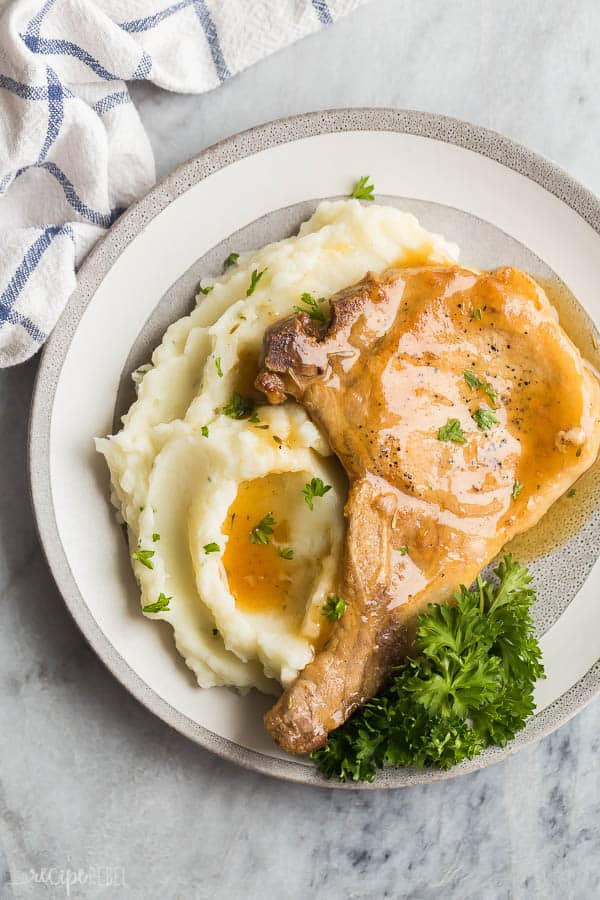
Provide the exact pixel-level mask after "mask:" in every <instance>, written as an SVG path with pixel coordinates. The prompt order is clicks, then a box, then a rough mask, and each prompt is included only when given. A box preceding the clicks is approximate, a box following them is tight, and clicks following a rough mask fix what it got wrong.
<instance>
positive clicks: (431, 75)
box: [0, 0, 600, 900]
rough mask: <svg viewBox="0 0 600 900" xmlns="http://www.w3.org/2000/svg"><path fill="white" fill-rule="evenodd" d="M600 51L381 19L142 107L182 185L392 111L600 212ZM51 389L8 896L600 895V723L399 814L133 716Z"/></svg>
mask: <svg viewBox="0 0 600 900" xmlns="http://www.w3.org/2000/svg"><path fill="white" fill-rule="evenodd" d="M599 38H600V6H599V5H598V2H597V0H579V2H578V3H559V2H557V0H528V2H525V3H524V2H523V0H504V2H503V3H497V2H495V0H463V2H461V3H453V4H441V3H439V2H438V0H420V2H419V3H412V4H408V3H400V2H399V0H379V2H374V3H373V4H372V5H371V6H370V7H366V8H364V9H362V10H360V11H359V12H357V13H355V14H354V15H352V16H351V17H350V18H348V19H347V20H346V21H344V22H342V23H341V24H339V25H337V26H336V27H335V28H334V29H332V30H330V31H328V32H326V33H322V34H319V35H316V36H314V37H311V38H309V39H307V40H305V41H304V42H302V43H301V44H299V45H297V46H295V47H293V48H291V49H289V50H287V51H284V52H283V53H281V54H279V55H277V56H276V57H274V58H271V59H269V60H267V61H265V62H263V63H261V64H259V65H258V66H256V67H255V68H254V69H252V70H251V71H249V72H247V73H245V74H243V75H242V76H240V77H237V78H235V79H234V80H233V81H231V82H230V83H229V84H227V85H225V86H224V87H223V88H221V89H220V90H219V91H217V92H215V93H212V94H209V95H207V96H204V97H189V96H185V97H184V96H174V95H167V94H164V93H161V92H160V91H158V90H155V89H152V88H150V87H148V86H136V87H135V89H134V95H135V98H136V101H137V102H138V104H139V107H140V111H141V115H142V118H143V120H144V122H145V124H146V126H147V128H148V130H149V132H150V135H151V138H152V141H153V145H154V148H155V152H156V157H157V164H158V170H159V174H161V175H162V174H165V173H167V172H168V171H169V170H170V169H171V168H172V167H173V166H174V165H176V164H177V163H179V162H181V161H182V160H184V159H186V158H187V157H189V156H191V155H193V154H194V153H196V152H198V151H199V150H201V149H202V148H203V147H205V146H207V145H208V144H210V143H212V142H213V141H215V140H217V139H219V138H220V137H222V136H225V135H228V134H230V133H233V132H235V131H237V130H239V129H242V128H246V127H248V126H251V125H253V124H255V123H257V122H261V121H264V120H267V119H271V118H275V117H277V116H282V115H286V114H289V113H295V112H301V111H305V110H309V109H315V108H319V107H327V106H342V105H390V106H404V107H415V108H420V109H425V110H431V111H436V112H441V113H448V114H452V115H457V116H461V117H464V118H467V119H471V120H472V121H474V122H477V123H480V124H483V125H487V126H491V127H493V128H497V129H499V130H501V131H503V132H505V133H506V134H509V135H511V136H512V137H514V138H516V139H518V140H520V141H522V142H524V143H526V144H528V145H530V146H531V147H532V148H534V149H535V150H538V151H540V152H542V153H544V154H546V155H548V156H550V157H552V158H554V159H555V160H556V161H558V162H559V163H560V164H562V165H563V166H564V167H565V168H566V169H568V170H569V171H570V172H571V173H573V174H574V175H575V176H577V177H578V178H580V179H581V180H582V181H583V182H585V183H586V184H587V185H588V186H589V187H591V188H592V189H594V190H596V191H597V192H600V166H599V164H598V141H599V139H600V118H599V112H600V110H599V90H600V89H599V85H600V53H599V52H598V45H599ZM35 370H36V361H32V362H31V363H29V364H27V365H25V366H23V367H21V368H20V369H17V370H13V371H5V372H3V373H2V374H1V375H0V404H1V409H2V419H1V421H2V426H3V427H2V465H1V467H0V534H1V536H0V585H1V591H0V604H1V609H2V630H1V632H0V898H12V897H14V898H29V897H35V898H37V897H64V896H66V895H67V891H66V889H65V887H64V886H60V885H57V886H54V887H52V886H48V885H44V884H41V883H35V882H34V881H32V880H31V879H32V877H33V875H35V876H36V877H37V878H38V879H40V878H43V877H44V870H46V877H47V878H50V879H52V880H54V881H56V880H58V879H59V878H60V877H61V876H60V872H61V870H62V871H63V873H64V877H67V875H68V871H69V870H70V871H71V872H72V873H73V872H75V871H76V870H78V869H83V870H85V872H86V873H87V874H88V877H91V879H92V880H93V879H94V872H93V867H103V866H107V867H109V868H112V869H116V871H115V872H113V877H114V878H115V880H116V881H117V882H122V881H123V880H124V882H125V885H126V886H123V885H122V884H117V885H113V886H112V887H110V886H103V885H102V884H98V883H97V884H91V883H89V884H88V885H87V886H77V885H76V886H73V887H71V888H70V895H71V896H72V897H85V898H95V897H119V898H121V897H131V898H140V900H154V898H160V900H163V898H164V900H169V898H185V900H188V898H215V900H237V898H242V897H243V898H248V900H254V898H266V900H271V898H273V900H305V898H313V897H315V898H321V897H322V898H327V900H338V898H357V900H363V898H364V900H376V898H377V900H378V898H383V897H389V898H414V900H427V898H438V897H448V898H458V900H470V898H473V900H487V898H494V900H496V898H498V900H499V898H503V900H504V898H519V900H520V898H541V900H554V898H556V900H563V898H581V900H588V898H592V897H597V896H598V890H599V888H598V881H599V876H600V766H599V763H598V758H599V751H600V704H599V703H598V702H595V703H593V704H592V705H591V706H590V707H589V708H588V709H587V710H585V711H584V712H582V713H581V714H580V715H579V716H578V717H577V718H576V719H575V720H573V721H572V722H571V723H570V724H569V725H567V726H565V727H564V728H563V729H562V730H561V731H559V732H558V733H556V734H554V735H553V736H552V737H550V738H548V739H546V740H544V741H543V742H541V743H540V744H538V745H537V746H535V747H533V748H531V749H529V750H528V751H526V752H524V753H521V754H520V755H518V756H516V757H514V758H512V759H510V760H508V761H507V762H505V763H503V764H501V765H499V766H497V767H495V768H492V769H489V770H486V771H483V772H480V773H478V774H476V775H472V776H469V777H467V778H463V779H460V780H456V781H450V782H446V783H441V784H434V785H431V786H428V787H422V788H413V789H410V790H405V791H397V792H387V793H382V792H376V793H355V792H345V793H341V792H332V791H327V790H317V789H307V788H303V787H300V786H296V785H288V784H284V783H278V782H275V781H271V780H269V779H267V778H263V777H259V776H256V775H252V774H249V773H247V772H244V771H241V770H238V769H236V768H234V767H233V766H231V765H229V764H227V763H224V762H221V761H220V760H219V759H216V758H214V757H212V756H210V755H209V754H207V753H204V752H203V751H202V750H200V749H198V748H197V747H196V746H195V745H193V744H192V743H190V742H188V741H187V740H185V739H184V738H182V737H180V736H179V735H177V734H176V733H174V732H172V731H171V730H169V729H168V728H167V727H166V726H165V725H163V724H162V723H161V722H159V721H157V720H156V719H154V718H153V717H152V716H151V715H150V714H149V713H148V712H146V710H145V709H143V708H142V707H141V706H140V705H139V704H138V703H137V702H135V701H134V700H133V699H132V698H131V697H130V696H129V695H128V694H127V693H126V692H125V691H124V690H123V689H122V688H121V687H120V686H119V685H118V684H117V682H116V681H115V680H114V679H113V678H112V676H111V675H110V674H109V673H108V672H107V671H106V670H105V669H104V667H103V665H102V664H101V663H99V662H98V661H97V660H96V658H95V657H94V655H93V653H92V652H91V651H90V650H89V649H88V647H87V646H86V644H85V642H84V640H83V638H82V637H81V635H80V634H79V632H78V631H77V629H76V627H75V626H74V624H73V623H72V622H71V620H70V618H69V616H68V614H67V613H66V611H65V608H64V606H63V604H62V602H61V599H60V596H59V595H58V593H57V591H56V588H55V587H54V585H53V583H52V580H51V578H50V576H49V574H48V572H47V570H46V566H45V564H44V561H43V559H42V556H41V553H40V550H39V547H38V544H37V540H36V536H35V531H34V525H33V521H32V517H31V513H30V509H29V500H28V496H27V493H28V487H27V473H26V459H25V444H26V429H27V407H28V402H29V397H30V394H31V389H32V385H33V380H34V376H35ZM51 867H54V868H53V869H51ZM48 870H50V871H48ZM71 877H72V876H71ZM103 880H104V881H106V877H105V875H103V873H102V872H99V873H96V881H103Z"/></svg>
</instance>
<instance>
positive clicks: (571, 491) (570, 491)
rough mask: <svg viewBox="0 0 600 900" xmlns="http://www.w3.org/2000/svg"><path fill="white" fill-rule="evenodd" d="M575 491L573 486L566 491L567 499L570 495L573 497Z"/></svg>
mask: <svg viewBox="0 0 600 900" xmlns="http://www.w3.org/2000/svg"><path fill="white" fill-rule="evenodd" d="M576 493H577V491H576V490H575V488H570V489H569V490H568V491H567V497H569V499H570V498H571V497H574V496H575V494H576Z"/></svg>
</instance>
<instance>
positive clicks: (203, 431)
mask: <svg viewBox="0 0 600 900" xmlns="http://www.w3.org/2000/svg"><path fill="white" fill-rule="evenodd" d="M200 434H201V435H202V437H208V425H203V426H202V428H201V429H200Z"/></svg>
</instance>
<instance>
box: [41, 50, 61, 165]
mask: <svg viewBox="0 0 600 900" xmlns="http://www.w3.org/2000/svg"><path fill="white" fill-rule="evenodd" d="M46 72H47V78H48V126H47V128H46V140H45V141H44V146H43V147H42V149H41V150H40V155H39V157H38V162H43V160H45V159H46V157H47V156H48V151H49V150H50V147H51V146H52V144H53V143H54V141H55V140H56V138H57V137H58V135H59V133H60V128H61V125H62V123H63V117H64V110H63V97H64V91H63V87H62V84H61V83H60V81H59V78H58V75H57V74H56V72H55V71H54V69H51V68H50V66H46Z"/></svg>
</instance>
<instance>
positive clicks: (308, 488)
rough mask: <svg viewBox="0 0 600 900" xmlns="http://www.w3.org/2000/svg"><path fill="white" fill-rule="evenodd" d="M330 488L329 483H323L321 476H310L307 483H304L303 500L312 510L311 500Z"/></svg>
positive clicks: (321, 495)
mask: <svg viewBox="0 0 600 900" xmlns="http://www.w3.org/2000/svg"><path fill="white" fill-rule="evenodd" d="M330 490H331V485H330V484H323V481H322V479H321V478H311V480H310V481H309V482H308V484H305V485H304V487H303V489H302V493H303V494H304V501H305V503H306V505H307V506H308V508H309V509H310V510H311V511H312V510H313V509H314V507H313V500H314V498H315V497H323V496H324V495H325V494H326V493H327V491H330Z"/></svg>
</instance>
